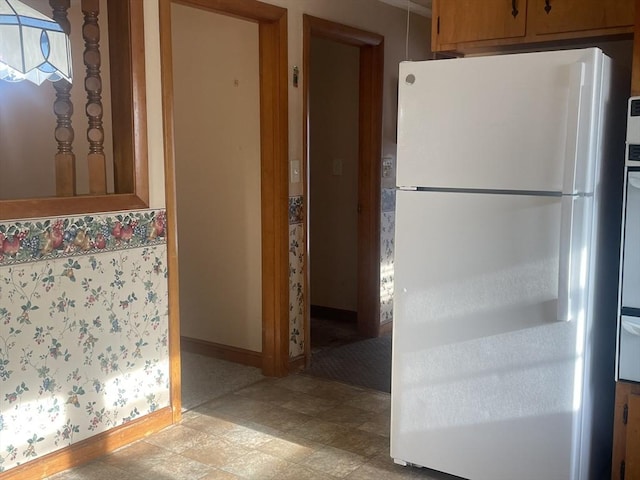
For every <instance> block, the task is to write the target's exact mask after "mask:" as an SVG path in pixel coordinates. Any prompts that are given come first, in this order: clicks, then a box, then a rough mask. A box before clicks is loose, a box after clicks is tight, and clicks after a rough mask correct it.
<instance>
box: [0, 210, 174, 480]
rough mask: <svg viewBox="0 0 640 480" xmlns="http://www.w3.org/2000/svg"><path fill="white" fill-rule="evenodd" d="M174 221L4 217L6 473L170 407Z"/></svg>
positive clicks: (2, 434)
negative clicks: (168, 227)
mask: <svg viewBox="0 0 640 480" xmlns="http://www.w3.org/2000/svg"><path fill="white" fill-rule="evenodd" d="M165 218H166V217H165V212H164V211H162V210H158V211H150V210H146V211H139V212H127V213H122V214H107V215H93V216H81V217H62V218H51V219H41V220H33V221H24V222H9V223H0V472H1V471H6V470H8V469H10V468H12V467H15V466H17V465H19V464H22V463H25V462H27V461H29V460H33V459H35V458H38V457H40V456H42V455H45V454H47V453H50V452H53V451H55V450H57V449H60V448H62V447H65V446H68V445H71V444H73V443H76V442H78V441H80V440H83V439H85V438H88V437H91V436H93V435H96V434H98V433H100V432H103V431H106V430H109V429H111V428H113V427H116V426H118V425H121V424H123V423H126V422H128V421H131V420H133V419H135V418H138V417H141V416H144V415H147V414H149V413H151V412H153V411H155V410H157V409H160V408H163V407H166V406H168V405H169V361H168V302H167V296H168V292H167V266H166V243H165Z"/></svg>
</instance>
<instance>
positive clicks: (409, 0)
mask: <svg viewBox="0 0 640 480" xmlns="http://www.w3.org/2000/svg"><path fill="white" fill-rule="evenodd" d="M380 1H381V2H384V3H388V4H389V5H393V6H394V7H398V8H402V9H403V10H406V9H407V6H410V7H411V11H412V12H414V13H417V14H418V15H423V16H425V17H431V3H432V0H380Z"/></svg>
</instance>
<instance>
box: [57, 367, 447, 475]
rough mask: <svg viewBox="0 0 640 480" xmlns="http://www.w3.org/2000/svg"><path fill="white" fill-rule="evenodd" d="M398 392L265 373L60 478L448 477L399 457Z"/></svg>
mask: <svg viewBox="0 0 640 480" xmlns="http://www.w3.org/2000/svg"><path fill="white" fill-rule="evenodd" d="M389 412H390V395H389V394H387V393H382V392H377V391H373V390H366V389H363V388H359V387H353V386H349V385H345V384H341V383H337V382H332V381H329V380H324V379H319V378H314V377H310V376H307V375H303V374H296V375H291V376H289V377H286V378H280V379H270V378H263V379H261V380H259V381H256V382H255V383H252V384H251V385H249V386H244V387H240V388H238V389H237V390H235V391H233V392H231V393H227V394H225V395H223V396H220V397H218V398H214V399H213V400H210V401H208V402H206V403H203V404H201V405H200V406H198V407H195V408H193V409H192V410H189V411H187V412H185V413H184V415H183V420H182V421H181V422H180V423H179V424H176V425H173V426H171V427H169V428H166V429H165V430H163V431H161V432H159V433H157V434H155V435H152V436H150V437H148V438H146V439H145V440H142V441H139V442H136V443H134V444H132V445H129V446H127V447H124V448H122V449H120V450H118V451H116V452H114V453H112V454H109V455H106V456H104V457H102V458H100V459H98V460H97V461H94V462H92V463H90V464H87V465H84V466H81V467H77V468H74V469H71V470H68V471H66V472H62V473H59V474H57V475H53V476H51V477H48V478H49V479H50V480H85V479H86V480H106V479H109V480H112V479H116V480H142V479H153V480H169V479H184V480H213V479H224V480H232V479H245V480H247V479H249V480H250V479H260V480H263V479H264V480H268V479H276V480H289V479H291V480H305V479H317V480H329V479H336V478H345V479H349V480H365V479H366V480H369V479H371V480H373V479H376V480H377V479H447V478H452V477H448V476H444V475H442V474H438V473H436V472H433V471H430V470H426V469H418V468H411V467H401V466H398V465H394V463H393V461H392V460H391V458H390V457H389V418H390V413H389Z"/></svg>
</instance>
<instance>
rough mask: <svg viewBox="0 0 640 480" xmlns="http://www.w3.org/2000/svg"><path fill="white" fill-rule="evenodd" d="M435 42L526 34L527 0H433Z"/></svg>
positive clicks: (487, 38)
mask: <svg viewBox="0 0 640 480" xmlns="http://www.w3.org/2000/svg"><path fill="white" fill-rule="evenodd" d="M433 12H434V17H437V19H436V31H435V34H434V44H435V45H436V48H435V49H436V50H437V49H438V48H437V47H438V46H440V45H447V44H448V45H451V44H456V43H459V42H473V41H477V40H493V39H502V38H513V37H523V36H524V34H525V21H526V13H527V0H483V1H482V2H479V1H478V0H434V2H433Z"/></svg>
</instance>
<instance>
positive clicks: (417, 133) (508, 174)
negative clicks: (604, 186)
mask: <svg viewBox="0 0 640 480" xmlns="http://www.w3.org/2000/svg"><path fill="white" fill-rule="evenodd" d="M604 65H605V63H604V56H603V54H602V52H601V51H600V50H598V49H583V50H567V51H558V52H541V53H527V54H517V55H498V56H488V57H475V58H463V59H452V60H438V61H425V62H404V63H402V64H401V65H400V74H399V75H400V77H399V83H400V86H399V100H398V105H399V110H398V159H399V161H398V168H397V180H396V182H397V185H398V186H401V187H403V186H406V187H436V188H458V189H488V190H529V191H554V192H560V191H564V192H565V193H574V192H590V191H592V188H593V173H592V170H593V168H591V167H590V164H591V163H592V162H593V161H594V158H595V157H594V151H595V149H596V146H597V142H598V135H590V133H591V132H593V131H595V130H594V129H595V128H597V127H598V126H597V125H595V124H594V122H597V121H598V120H597V119H598V112H597V110H598V108H599V106H598V105H599V102H598V101H597V99H596V97H595V96H596V93H595V92H599V91H600V83H599V82H600V77H601V75H602V69H603V68H604ZM565 159H566V160H567V161H566V162H565ZM576 159H577V161H576Z"/></svg>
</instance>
